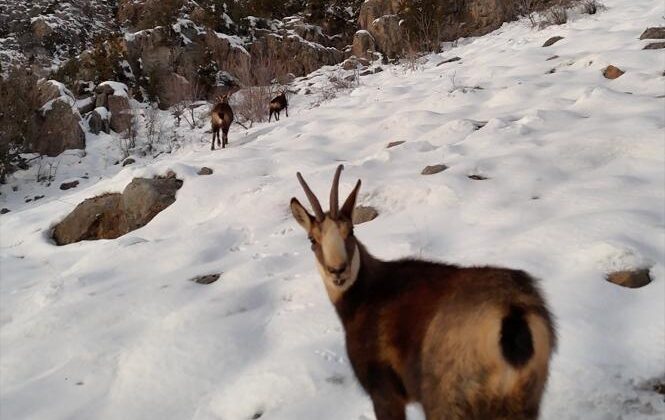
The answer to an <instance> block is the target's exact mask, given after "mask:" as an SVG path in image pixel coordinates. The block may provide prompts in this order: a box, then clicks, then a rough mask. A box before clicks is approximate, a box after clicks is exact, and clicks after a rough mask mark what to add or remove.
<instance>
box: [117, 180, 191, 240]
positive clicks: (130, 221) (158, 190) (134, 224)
mask: <svg viewBox="0 0 665 420" xmlns="http://www.w3.org/2000/svg"><path fill="white" fill-rule="evenodd" d="M180 187H182V181H181V180H179V179H176V178H175V177H173V176H171V177H167V178H154V179H147V178H134V179H133V180H132V182H130V183H129V185H127V187H125V190H124V191H123V193H122V198H121V206H122V210H123V213H124V216H125V221H126V229H127V231H128V232H130V231H132V230H135V229H138V228H140V227H142V226H144V225H146V224H147V223H148V222H149V221H150V220H152V219H153V218H154V217H155V216H156V215H157V214H158V213H160V212H161V211H162V210H164V209H165V208H167V207H168V206H170V205H171V204H173V203H174V202H175V195H176V192H177V191H178V190H179V189H180Z"/></svg>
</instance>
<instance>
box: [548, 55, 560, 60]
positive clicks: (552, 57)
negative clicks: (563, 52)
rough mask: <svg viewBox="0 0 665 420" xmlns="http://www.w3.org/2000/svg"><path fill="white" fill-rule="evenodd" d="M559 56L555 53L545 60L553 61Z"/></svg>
mask: <svg viewBox="0 0 665 420" xmlns="http://www.w3.org/2000/svg"><path fill="white" fill-rule="evenodd" d="M557 58H559V56H558V55H553V56H551V57H550V58H548V59H547V60H545V61H552V60H556V59H557Z"/></svg>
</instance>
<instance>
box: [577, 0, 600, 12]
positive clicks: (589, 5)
mask: <svg viewBox="0 0 665 420" xmlns="http://www.w3.org/2000/svg"><path fill="white" fill-rule="evenodd" d="M602 8H603V5H602V4H601V3H600V2H598V1H596V0H586V1H583V2H582V13H586V14H588V15H595V14H596V13H598V11H599V10H601V9H602Z"/></svg>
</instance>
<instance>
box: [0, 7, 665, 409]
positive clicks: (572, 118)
mask: <svg viewBox="0 0 665 420" xmlns="http://www.w3.org/2000/svg"><path fill="white" fill-rule="evenodd" d="M605 3H606V5H607V7H608V9H607V10H605V11H603V12H602V13H600V14H597V15H594V16H586V15H584V16H576V17H574V19H572V20H571V21H570V22H569V23H568V24H566V25H563V26H554V27H550V28H547V29H544V30H533V29H531V28H530V27H528V25H527V24H526V23H525V22H517V23H513V24H509V25H504V27H502V28H501V29H499V30H498V31H496V32H494V33H492V34H489V35H487V36H485V37H482V38H478V39H473V40H467V41H466V42H460V45H459V46H457V47H455V48H453V49H452V50H450V51H446V52H445V53H443V54H440V55H432V56H429V57H427V62H426V63H425V64H424V65H423V66H422V68H421V69H419V70H417V71H409V70H405V69H404V68H403V67H399V66H395V67H386V68H385V71H383V72H382V73H378V74H376V75H372V76H366V77H363V78H362V82H361V85H360V87H358V88H356V89H355V90H353V91H351V92H350V93H348V94H345V95H343V96H340V97H338V98H337V99H334V100H332V101H329V102H325V103H323V104H322V105H321V106H319V107H316V108H313V109H309V107H308V106H307V105H308V103H309V100H310V99H309V98H310V96H306V95H297V96H296V97H294V99H293V104H292V106H291V111H292V112H291V117H290V118H286V117H284V116H282V120H281V121H280V122H279V123H273V124H271V125H267V124H265V125H260V126H256V127H254V128H252V129H251V130H249V131H247V132H245V131H244V130H241V129H240V128H237V129H236V128H234V130H232V132H231V135H230V140H231V147H230V148H229V149H226V150H222V151H215V152H210V151H209V150H208V148H209V145H208V143H207V140H208V138H209V134H206V133H204V132H203V130H198V131H193V132H191V133H190V134H189V136H190V138H191V139H192V140H193V141H192V143H191V145H190V146H189V147H186V148H184V149H182V150H180V151H178V152H177V153H174V154H171V155H168V156H166V157H162V158H160V159H158V160H156V161H154V162H152V163H150V162H144V163H142V164H138V165H132V166H128V167H126V168H124V169H122V170H121V171H120V172H118V173H117V174H115V175H113V172H114V171H115V169H114V168H115V167H113V168H107V169H105V170H101V169H96V170H97V172H96V174H97V175H99V176H101V177H102V179H101V180H100V181H99V182H97V183H93V182H92V179H90V180H88V181H87V182H88V183H84V184H82V186H81V187H79V189H77V190H73V192H63V193H60V192H57V190H56V191H51V193H50V194H49V196H48V197H47V198H45V199H43V200H41V201H39V202H38V203H37V204H33V203H31V204H29V205H24V204H22V205H23V206H24V207H23V208H13V211H12V212H11V213H9V214H6V215H3V216H1V218H0V223H1V224H0V229H1V231H0V247H1V248H0V276H1V281H0V417H1V418H2V419H86V420H87V419H196V420H204V419H206V420H207V419H223V420H236V419H238V420H239V419H251V418H259V416H260V418H262V419H271V420H276V419H283V420H291V419H312V418H317V419H320V420H327V419H330V420H333V419H372V418H373V414H372V411H371V406H370V402H369V399H368V398H366V397H365V396H364V395H363V394H362V392H361V390H360V388H359V386H358V385H357V384H356V382H355V379H354V378H353V375H352V373H351V370H350V366H349V363H348V361H347V359H346V354H345V351H344V342H343V333H342V330H341V326H340V323H339V321H338V320H337V318H336V315H335V314H334V311H333V309H332V306H331V305H330V303H329V302H328V301H327V297H326V295H325V291H324V288H323V287H322V284H321V281H320V279H319V277H318V275H317V273H316V272H315V269H314V264H313V257H312V255H311V254H310V251H309V244H308V242H307V240H306V238H305V235H304V234H303V232H302V231H301V230H300V228H299V227H298V226H297V225H296V223H295V222H294V221H293V220H292V218H291V216H290V213H289V210H288V202H289V199H290V198H291V197H292V196H294V195H297V196H302V195H303V194H302V191H301V190H300V188H299V186H298V183H297V181H296V179H295V172H296V171H298V170H299V171H302V172H303V173H304V174H305V175H306V177H307V179H308V181H309V182H310V185H312V187H313V188H314V189H315V190H316V191H317V192H318V193H319V194H321V196H322V197H325V196H326V194H327V191H328V188H329V185H330V180H331V177H332V172H333V170H334V167H335V166H336V165H337V164H339V163H340V162H343V163H344V164H345V166H346V170H345V172H344V175H343V179H342V183H341V190H342V194H345V193H346V192H348V191H349V190H350V188H351V187H352V185H353V182H355V180H356V179H357V178H362V180H363V190H362V191H361V197H360V202H361V204H368V205H372V206H375V207H376V208H378V209H379V211H380V213H381V214H380V216H379V217H378V218H377V219H376V220H374V221H372V222H370V223H366V224H363V225H360V226H358V228H357V230H356V232H357V236H358V237H359V238H360V239H361V240H362V241H363V242H364V243H365V244H366V245H367V246H368V248H369V249H370V251H372V252H373V253H374V254H375V255H377V256H379V257H382V258H396V257H401V256H406V255H415V256H422V257H426V258H432V259H438V260H445V261H448V262H454V263H459V264H464V265H474V264H498V265H502V266H509V267H515V268H521V269H525V270H527V271H529V272H531V273H533V274H534V275H536V276H538V277H540V278H542V286H543V288H544V290H545V292H546V294H547V297H548V299H549V301H550V303H551V307H552V309H553V311H554V313H555V315H556V316H557V318H558V326H559V335H560V343H561V345H560V348H559V351H558V353H557V355H556V357H555V358H554V360H553V365H552V374H551V380H550V383H549V387H548V391H547V394H546V396H545V399H544V407H543V415H542V418H543V419H547V420H556V419H585V420H590V419H597V420H600V419H603V420H605V419H655V418H660V417H661V416H663V415H664V414H665V405H664V403H663V396H662V395H658V394H657V393H655V392H653V390H652V389H651V385H650V381H651V380H653V379H654V378H656V379H660V380H661V381H663V380H664V378H665V369H664V367H665V358H664V354H663V348H665V299H664V296H665V191H664V185H665V148H664V144H663V143H664V140H665V139H664V128H665V99H663V95H665V85H664V82H665V77H663V70H665V55H664V54H663V52H662V51H644V50H642V47H643V45H644V43H645V42H644V41H640V40H638V37H639V35H640V33H641V32H642V31H643V30H644V29H645V28H646V27H647V26H655V25H660V24H662V23H663V21H662V16H663V15H664V14H665V7H664V6H663V3H662V2H661V1H660V0H608V1H606V2H605ZM554 35H561V36H564V37H565V38H564V39H563V40H561V41H559V42H558V43H556V44H554V45H553V46H551V47H548V48H542V47H541V45H542V44H543V42H544V41H545V40H546V39H548V38H549V37H551V36H554ZM553 55H557V56H558V58H555V59H552V60H550V61H547V59H548V58H549V57H551V56H553ZM453 56H459V57H461V58H462V59H461V60H460V61H458V62H453V63H447V64H443V65H440V66H437V64H439V63H440V62H441V61H443V60H444V59H447V58H451V57H453ZM608 64H613V65H616V66H618V67H620V68H622V69H623V70H625V71H626V73H625V74H624V75H623V76H622V77H620V78H619V79H616V80H608V79H605V78H604V77H603V75H602V73H601V70H602V69H603V68H604V67H606V66H607V65H608ZM551 69H556V70H555V71H554V72H553V73H552V72H551ZM324 73H325V72H321V74H322V75H321V76H314V77H313V78H312V79H310V80H304V81H301V82H300V83H301V84H302V85H303V88H304V87H305V86H306V85H307V83H315V84H316V83H317V82H316V81H317V80H318V79H321V78H323V77H324V76H323V74H324ZM315 87H316V85H315V86H313V87H312V88H315ZM303 90H304V89H303ZM94 140H97V141H99V142H102V141H104V138H102V137H100V138H94ZM398 140H403V141H406V143H404V144H402V145H400V146H397V147H393V148H390V149H386V144H387V143H388V142H391V141H398ZM88 144H91V151H92V152H90V153H88V156H86V157H83V158H81V162H82V163H81V164H80V167H81V169H76V168H77V166H76V165H78V163H77V162H78V161H76V162H73V163H71V164H70V165H69V166H68V169H67V170H68V171H69V172H68V176H69V175H71V174H73V173H74V172H75V171H76V170H79V171H81V172H84V171H88V170H92V169H91V168H92V165H94V164H99V163H100V162H101V158H99V156H100V155H99V156H98V157H95V153H94V151H95V150H106V149H104V147H103V146H102V145H101V144H95V143H91V142H90V139H89V141H88ZM439 163H443V164H445V165H447V166H449V169H447V170H446V171H444V172H442V173H439V174H436V175H432V176H423V175H420V171H421V170H422V168H423V167H425V166H426V165H431V164H439ZM201 166H208V167H211V168H213V169H214V174H213V175H211V176H197V175H196V171H197V170H198V169H199V168H200V167H201ZM168 169H171V170H174V171H175V172H176V173H177V174H178V176H179V177H180V178H182V179H184V186H183V187H182V189H181V190H180V191H179V192H178V196H177V201H176V203H175V204H173V205H172V206H171V207H169V208H167V209H166V210H165V211H164V212H162V213H160V214H159V215H158V216H157V217H156V218H155V219H154V220H153V221H152V222H151V223H149V224H148V225H147V226H145V227H144V228H142V229H140V230H137V231H134V232H132V233H130V234H128V235H126V236H124V237H122V238H119V239H116V240H106V241H95V242H82V243H78V244H73V245H68V246H64V247H57V246H55V245H54V244H53V243H52V242H51V241H50V240H49V238H48V236H49V228H50V227H51V226H52V225H53V224H54V223H56V222H57V221H59V220H61V219H62V218H63V217H64V216H65V215H66V214H67V213H68V212H69V211H71V210H72V209H73V208H74V207H75V205H76V204H77V203H79V202H80V201H82V200H83V199H85V198H88V197H91V196H94V195H96V194H99V193H102V192H107V191H120V190H122V189H123V188H124V186H125V185H127V184H128V183H129V182H130V180H131V179H132V178H133V177H136V176H149V175H153V174H163V173H165V172H166V171H167V170H168ZM469 175H482V176H484V177H487V178H488V179H486V180H482V181H479V180H473V179H470V178H468V176H469ZM26 188H27V187H26ZM52 189H54V190H55V189H56V186H55V184H54V186H53V187H52ZM7 195H8V194H7V193H6V192H5V191H4V190H3V195H2V198H1V199H3V200H7V198H6V197H7ZM9 196H10V197H11V194H9ZM643 266H646V267H651V276H652V278H653V282H652V283H651V284H650V285H648V286H646V287H644V288H641V289H624V288H620V287H618V286H615V285H613V284H610V283H608V282H606V281H605V280H604V274H605V273H606V272H608V271H610V270H614V269H621V268H631V267H643ZM216 272H222V273H223V274H222V276H221V278H220V280H219V281H217V282H216V283H213V284H211V285H206V286H204V285H199V284H196V283H193V282H191V281H188V279H190V278H192V277H194V276H196V275H199V274H207V273H216ZM413 411H414V412H412V418H419V417H420V416H419V414H418V413H415V411H417V410H413Z"/></svg>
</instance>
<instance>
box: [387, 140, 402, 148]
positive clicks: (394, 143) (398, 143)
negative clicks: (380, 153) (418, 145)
mask: <svg viewBox="0 0 665 420" xmlns="http://www.w3.org/2000/svg"><path fill="white" fill-rule="evenodd" d="M404 143H406V141H404V140H398V141H391V142H390V143H388V145H387V146H386V149H390V148H393V147H395V146H399V145H400V144H404Z"/></svg>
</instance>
